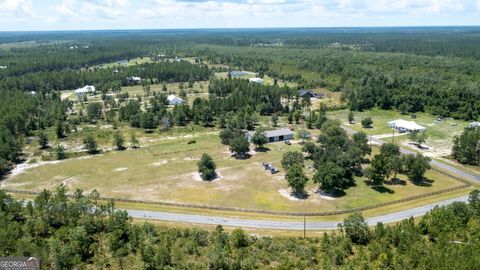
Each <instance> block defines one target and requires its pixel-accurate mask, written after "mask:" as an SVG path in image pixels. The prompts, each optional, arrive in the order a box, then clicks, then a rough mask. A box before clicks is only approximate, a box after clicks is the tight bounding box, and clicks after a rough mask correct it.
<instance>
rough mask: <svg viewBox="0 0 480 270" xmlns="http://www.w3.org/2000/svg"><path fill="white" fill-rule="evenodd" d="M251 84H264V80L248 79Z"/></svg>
mask: <svg viewBox="0 0 480 270" xmlns="http://www.w3.org/2000/svg"><path fill="white" fill-rule="evenodd" d="M248 81H249V82H253V83H258V84H262V83H263V79H262V78H250V79H248Z"/></svg>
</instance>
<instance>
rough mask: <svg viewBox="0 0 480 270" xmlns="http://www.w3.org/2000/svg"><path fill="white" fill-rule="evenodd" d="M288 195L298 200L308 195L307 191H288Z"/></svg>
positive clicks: (306, 197) (304, 198)
mask: <svg viewBox="0 0 480 270" xmlns="http://www.w3.org/2000/svg"><path fill="white" fill-rule="evenodd" d="M290 196H292V197H294V198H296V199H299V200H306V199H308V197H310V195H308V193H307V192H293V191H292V192H290Z"/></svg>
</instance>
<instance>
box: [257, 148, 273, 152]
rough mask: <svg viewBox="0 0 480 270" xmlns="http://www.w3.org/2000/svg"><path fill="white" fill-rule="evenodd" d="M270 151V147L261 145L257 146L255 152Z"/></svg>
mask: <svg viewBox="0 0 480 270" xmlns="http://www.w3.org/2000/svg"><path fill="white" fill-rule="evenodd" d="M269 151H270V148H268V147H260V148H255V152H259V153H260V152H261V153H266V152H269Z"/></svg>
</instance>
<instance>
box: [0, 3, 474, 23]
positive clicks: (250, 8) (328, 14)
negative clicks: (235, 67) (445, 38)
mask: <svg viewBox="0 0 480 270" xmlns="http://www.w3.org/2000/svg"><path fill="white" fill-rule="evenodd" d="M447 25H448V26H449V25H480V0H317V1H314V0H258V1H255V0H227V1H218V0H208V1H207V0H143V1H141V0H0V31H37V30H94V29H179V28H270V27H360V26H447Z"/></svg>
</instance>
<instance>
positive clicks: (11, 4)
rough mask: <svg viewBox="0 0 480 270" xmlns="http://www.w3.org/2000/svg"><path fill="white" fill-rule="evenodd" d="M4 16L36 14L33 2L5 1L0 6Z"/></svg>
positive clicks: (29, 0) (21, 0) (24, 0)
mask: <svg viewBox="0 0 480 270" xmlns="http://www.w3.org/2000/svg"><path fill="white" fill-rule="evenodd" d="M0 13H3V14H12V15H13V13H18V14H22V13H23V14H34V12H33V4H32V0H5V1H3V3H1V4H0Z"/></svg>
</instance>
